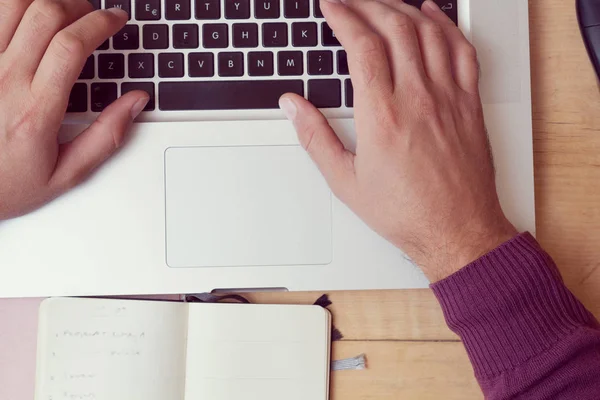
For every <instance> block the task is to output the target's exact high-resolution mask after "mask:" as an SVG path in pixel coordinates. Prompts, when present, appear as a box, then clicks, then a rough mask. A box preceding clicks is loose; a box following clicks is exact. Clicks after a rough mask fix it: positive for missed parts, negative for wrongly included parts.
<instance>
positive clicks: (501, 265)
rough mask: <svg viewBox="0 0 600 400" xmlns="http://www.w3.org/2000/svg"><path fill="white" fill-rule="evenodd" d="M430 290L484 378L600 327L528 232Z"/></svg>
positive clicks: (477, 372)
mask: <svg viewBox="0 0 600 400" xmlns="http://www.w3.org/2000/svg"><path fill="white" fill-rule="evenodd" d="M431 288H432V289H433V291H434V293H435V295H436V296H437V298H438V300H439V302H440V304H441V305H442V309H443V311H444V316H445V318H446V322H447V324H448V326H449V327H450V329H452V330H453V331H454V332H456V333H457V334H458V335H459V336H460V337H461V338H462V340H463V342H464V345H465V347H466V349H467V353H468V354H469V357H470V359H471V362H472V363H473V367H474V369H475V375H476V376H477V377H478V378H480V379H489V378H492V377H494V376H497V375H498V374H500V373H502V372H503V371H505V370H507V369H512V368H514V367H516V366H517V365H519V364H521V363H522V362H524V361H526V360H528V359H530V358H532V357H534V356H536V355H538V354H540V353H542V352H544V351H546V350H548V349H549V348H550V347H551V346H552V345H553V344H555V343H556V342H557V341H558V340H559V339H560V338H562V337H564V336H565V335H568V334H569V333H571V332H572V331H573V330H574V329H576V328H577V327H581V326H593V327H597V326H598V322H597V321H596V320H595V319H594V317H593V316H592V314H590V313H589V312H588V311H587V310H586V309H585V307H584V306H583V305H582V304H581V303H580V302H579V301H578V300H577V299H576V298H575V296H573V294H572V293H571V292H570V291H569V290H568V289H567V288H566V287H565V285H564V284H563V282H562V278H561V276H560V273H559V272H558V269H557V268H556V265H555V264H554V262H553V261H552V259H551V258H550V256H549V255H548V254H547V253H546V252H545V251H544V250H542V248H541V247H540V246H539V244H538V243H537V242H536V240H535V239H534V238H533V237H532V236H531V235H530V234H529V233H523V234H520V235H518V236H516V237H515V238H513V239H511V240H509V241H508V242H506V243H504V244H502V245H501V246H500V247H498V248H496V249H495V250H493V251H491V252H490V253H488V254H486V255H485V256H483V257H481V258H480V259H478V260H476V261H474V262H472V263H471V264H469V265H467V266H466V267H464V268H463V269H461V270H460V271H458V272H456V273H454V274H453V275H451V276H449V277H448V278H446V279H444V280H442V281H439V282H437V283H435V284H433V285H431Z"/></svg>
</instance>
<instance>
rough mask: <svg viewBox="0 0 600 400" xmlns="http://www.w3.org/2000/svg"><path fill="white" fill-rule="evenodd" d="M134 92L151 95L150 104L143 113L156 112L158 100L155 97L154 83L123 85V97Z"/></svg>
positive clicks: (128, 83) (129, 83)
mask: <svg viewBox="0 0 600 400" xmlns="http://www.w3.org/2000/svg"><path fill="white" fill-rule="evenodd" d="M134 90H143V91H144V92H146V93H148V94H149V95H150V100H148V104H146V107H144V109H143V110H142V111H154V109H155V108H156V105H155V104H156V100H155V95H154V83H152V82H125V83H122V84H121V96H123V95H124V94H125V93H129V92H132V91H134Z"/></svg>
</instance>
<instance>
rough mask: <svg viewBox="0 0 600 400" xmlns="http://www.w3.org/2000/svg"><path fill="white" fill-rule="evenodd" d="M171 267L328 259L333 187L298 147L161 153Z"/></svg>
mask: <svg viewBox="0 0 600 400" xmlns="http://www.w3.org/2000/svg"><path fill="white" fill-rule="evenodd" d="M165 194H166V195H165V214H166V255H167V256H166V258H167V264H168V265H169V266H170V267H224V266H261V265H269V266H271V265H272V266H276V265H314V264H328V263H330V262H331V258H332V228H331V192H330V190H329V188H328V187H327V185H326V183H325V181H324V180H323V178H322V177H321V175H320V173H319V171H318V170H317V169H316V167H315V166H314V165H313V164H312V162H311V160H310V159H309V158H308V156H307V155H306V154H305V152H304V150H303V149H302V148H301V147H300V146H233V147H175V148H169V149H167V150H166V151H165Z"/></svg>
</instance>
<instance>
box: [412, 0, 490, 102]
mask: <svg viewBox="0 0 600 400" xmlns="http://www.w3.org/2000/svg"><path fill="white" fill-rule="evenodd" d="M422 10H423V13H424V14H425V15H427V16H428V17H429V18H431V19H432V20H434V21H436V22H437V23H438V24H439V25H440V26H441V27H442V29H443V30H444V32H445V35H446V40H447V42H448V48H449V54H450V62H451V65H452V73H453V75H454V80H455V81H456V83H457V85H458V86H459V87H460V88H461V89H463V90H464V91H466V92H468V93H472V94H476V93H477V92H478V90H479V89H478V87H479V64H478V62H477V52H476V50H475V47H474V46H473V45H472V44H471V43H470V42H469V41H468V40H467V38H466V37H465V35H463V33H462V32H461V31H460V29H458V27H457V26H456V25H455V24H454V22H453V21H452V20H451V19H450V18H449V17H448V16H447V15H446V13H444V12H443V11H442V10H441V9H440V8H439V7H438V5H437V4H435V3H434V2H433V1H426V2H425V3H423V7H422Z"/></svg>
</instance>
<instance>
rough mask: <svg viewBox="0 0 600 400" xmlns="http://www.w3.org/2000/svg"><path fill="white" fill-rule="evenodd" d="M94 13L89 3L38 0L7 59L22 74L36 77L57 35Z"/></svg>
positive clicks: (30, 9) (22, 25)
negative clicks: (41, 62)
mask: <svg viewBox="0 0 600 400" xmlns="http://www.w3.org/2000/svg"><path fill="white" fill-rule="evenodd" d="M92 10H93V7H92V5H91V4H90V3H89V2H88V1H86V0H35V1H34V2H33V3H32V4H31V6H30V7H29V8H28V9H27V11H26V12H25V15H24V16H23V19H22V21H21V23H20V24H19V27H18V28H17V31H16V32H15V34H14V36H13V39H12V40H11V42H10V44H9V45H8V48H7V49H6V52H5V53H4V56H3V57H6V60H7V62H9V63H10V62H12V63H13V64H15V65H18V68H19V70H20V71H21V72H22V73H24V74H27V75H33V74H34V73H35V71H36V70H37V67H38V65H39V64H40V60H41V59H42V56H43V55H44V53H45V52H46V49H47V48H48V44H49V43H50V41H51V40H52V38H53V37H54V35H56V33H57V32H59V31H60V30H61V29H63V28H64V27H65V26H68V25H70V24H71V23H73V22H74V21H76V20H78V19H79V18H81V17H82V16H84V15H85V14H87V13H89V12H91V11H92Z"/></svg>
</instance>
